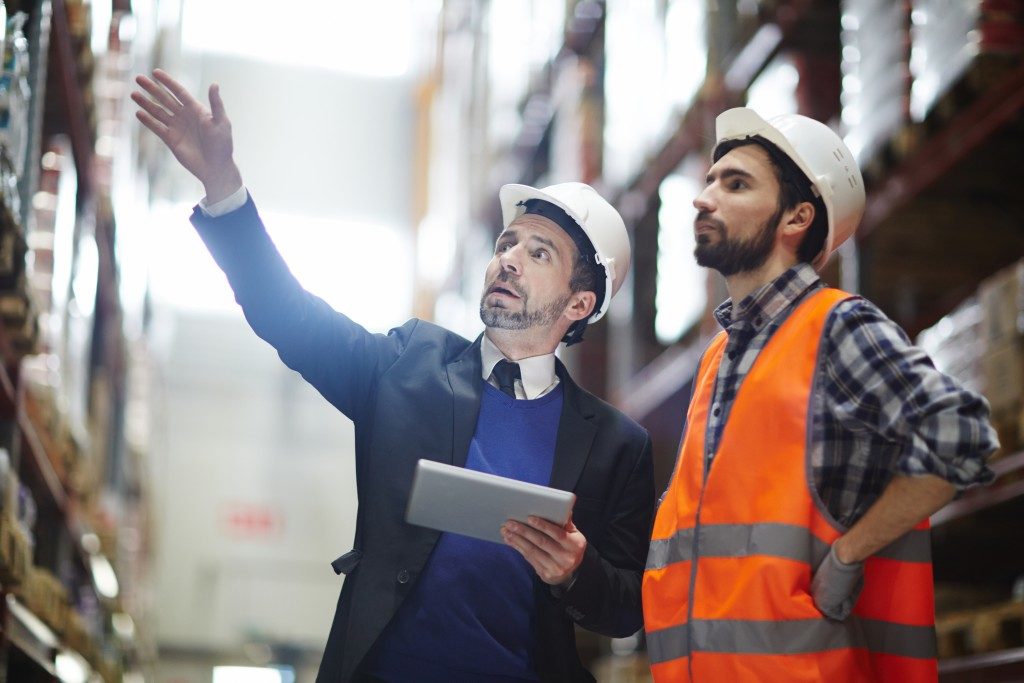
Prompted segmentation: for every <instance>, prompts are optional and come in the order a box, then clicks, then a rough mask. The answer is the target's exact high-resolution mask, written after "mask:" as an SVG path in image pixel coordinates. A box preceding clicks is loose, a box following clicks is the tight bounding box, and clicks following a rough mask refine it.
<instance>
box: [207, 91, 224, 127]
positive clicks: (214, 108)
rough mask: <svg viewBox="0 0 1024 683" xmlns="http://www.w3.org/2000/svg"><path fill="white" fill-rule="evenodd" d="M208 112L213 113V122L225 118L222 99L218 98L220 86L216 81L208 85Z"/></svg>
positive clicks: (220, 121)
mask: <svg viewBox="0 0 1024 683" xmlns="http://www.w3.org/2000/svg"><path fill="white" fill-rule="evenodd" d="M210 113H211V114H212V115H213V121H214V123H222V122H223V121H225V120H227V113H226V112H225V111H224V100H222V99H221V98H220V86H219V85H217V84H216V83H214V84H213V85H211V86H210Z"/></svg>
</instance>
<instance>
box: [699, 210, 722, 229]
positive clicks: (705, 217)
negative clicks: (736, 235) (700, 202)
mask: <svg viewBox="0 0 1024 683" xmlns="http://www.w3.org/2000/svg"><path fill="white" fill-rule="evenodd" d="M700 223H706V224H708V225H710V226H712V227H713V228H714V229H715V230H717V231H718V232H723V231H724V230H725V223H724V222H723V221H720V220H718V219H717V218H712V217H711V214H709V213H708V212H707V211H698V212H697V217H696V218H694V219H693V227H694V228H696V227H697V225H699V224H700Z"/></svg>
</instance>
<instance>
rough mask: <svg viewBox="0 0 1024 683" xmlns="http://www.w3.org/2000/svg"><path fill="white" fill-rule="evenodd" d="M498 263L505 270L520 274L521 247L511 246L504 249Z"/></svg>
mask: <svg viewBox="0 0 1024 683" xmlns="http://www.w3.org/2000/svg"><path fill="white" fill-rule="evenodd" d="M498 263H499V264H500V265H501V270H502V271H503V272H509V273H513V274H515V275H519V274H520V273H521V272H522V266H521V265H520V263H519V247H511V248H509V249H507V250H505V251H503V252H502V253H501V256H500V257H498Z"/></svg>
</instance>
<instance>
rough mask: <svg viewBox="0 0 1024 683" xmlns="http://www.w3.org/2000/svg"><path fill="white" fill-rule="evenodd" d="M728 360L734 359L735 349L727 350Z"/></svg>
mask: <svg viewBox="0 0 1024 683" xmlns="http://www.w3.org/2000/svg"><path fill="white" fill-rule="evenodd" d="M729 360H736V349H733V350H732V351H730V352H729Z"/></svg>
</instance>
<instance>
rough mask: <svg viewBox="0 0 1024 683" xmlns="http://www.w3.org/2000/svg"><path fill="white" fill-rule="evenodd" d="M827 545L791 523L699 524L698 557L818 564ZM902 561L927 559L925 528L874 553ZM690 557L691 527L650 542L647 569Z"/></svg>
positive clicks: (926, 534)
mask: <svg viewBox="0 0 1024 683" xmlns="http://www.w3.org/2000/svg"><path fill="white" fill-rule="evenodd" d="M827 554H828V545H826V544H825V543H824V542H822V541H821V539H819V538H818V537H817V536H815V535H814V534H812V533H811V532H810V531H808V530H807V529H806V528H804V527H800V526H796V525H793V524H702V525H701V527H700V555H701V557H747V556H749V555H771V556H774V557H784V558H786V559H789V560H796V561H797V562H806V563H808V564H810V565H811V566H812V567H817V566H818V565H819V564H820V563H821V561H822V560H823V559H825V555H827ZM877 556H878V557H885V558H889V559H892V560H901V561H903V562H930V561H931V536H930V535H929V532H928V531H927V530H916V529H915V530H913V531H910V532H908V533H907V534H905V535H904V536H902V537H901V538H898V539H896V540H895V541H893V542H892V543H890V544H889V545H888V546H886V547H885V548H883V549H882V550H880V551H879V552H878V553H877ZM692 559H693V529H692V528H691V529H681V530H679V531H678V532H676V534H675V535H674V536H672V537H671V538H666V539H659V540H655V541H651V547H650V550H649V551H648V554H647V569H662V568H664V567H667V566H668V565H670V564H673V563H675V562H685V561H687V560H692Z"/></svg>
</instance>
